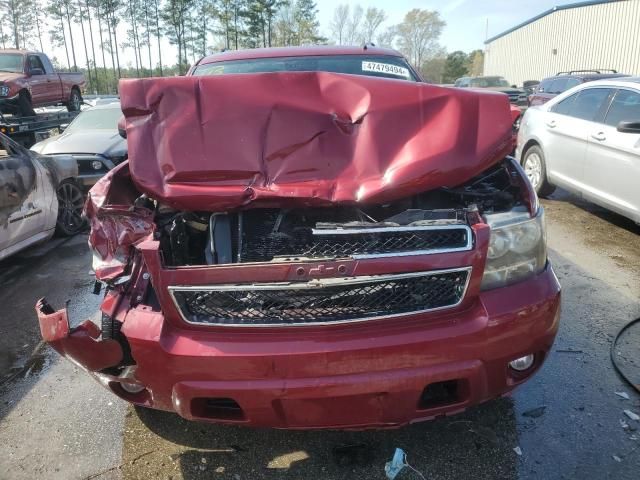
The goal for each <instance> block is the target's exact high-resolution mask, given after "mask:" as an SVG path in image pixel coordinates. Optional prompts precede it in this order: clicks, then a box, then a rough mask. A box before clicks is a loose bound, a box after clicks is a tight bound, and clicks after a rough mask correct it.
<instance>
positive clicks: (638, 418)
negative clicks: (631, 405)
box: [624, 410, 640, 422]
mask: <svg viewBox="0 0 640 480" xmlns="http://www.w3.org/2000/svg"><path fill="white" fill-rule="evenodd" d="M624 414H625V415H626V416H627V417H629V418H630V419H631V420H635V421H636V422H638V421H640V415H638V414H637V413H634V412H632V411H631V410H625V411H624Z"/></svg>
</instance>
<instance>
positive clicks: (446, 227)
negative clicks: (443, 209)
mask: <svg viewBox="0 0 640 480" xmlns="http://www.w3.org/2000/svg"><path fill="white" fill-rule="evenodd" d="M458 228H462V229H466V230H467V232H468V233H471V229H470V228H469V226H468V225H465V224H463V223H460V224H456V225H419V226H413V227H412V226H410V225H407V226H402V227H371V228H331V229H329V228H326V229H325V228H313V229H311V231H312V232H313V234H314V235H345V234H346V235H348V234H351V233H378V232H413V231H425V230H455V229H458Z"/></svg>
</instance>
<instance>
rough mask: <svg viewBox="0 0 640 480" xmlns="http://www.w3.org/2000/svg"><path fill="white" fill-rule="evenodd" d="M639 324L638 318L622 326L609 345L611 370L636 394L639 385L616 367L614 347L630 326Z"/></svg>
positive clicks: (639, 391)
mask: <svg viewBox="0 0 640 480" xmlns="http://www.w3.org/2000/svg"><path fill="white" fill-rule="evenodd" d="M639 322H640V318H636V319H635V320H631V321H630V322H629V323H627V324H626V325H624V326H623V327H622V328H621V329H620V330H618V333H617V334H616V336H615V338H614V339H613V343H612V344H611V351H610V355H611V363H612V364H613V368H615V369H616V372H618V375H620V376H621V377H622V379H623V380H624V381H625V382H627V383H628V384H629V385H631V387H633V389H634V390H635V391H636V392H638V393H640V384H637V383H633V382H632V381H631V379H629V377H627V375H626V374H625V373H624V372H623V371H622V369H621V368H620V365H618V361H617V360H616V346H617V345H618V339H619V338H620V337H621V336H622V334H623V333H624V332H625V331H626V330H627V329H628V328H629V327H630V326H631V325H633V324H635V323H639Z"/></svg>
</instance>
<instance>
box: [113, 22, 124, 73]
mask: <svg viewBox="0 0 640 480" xmlns="http://www.w3.org/2000/svg"><path fill="white" fill-rule="evenodd" d="M112 28H113V44H114V45H115V47H116V65H117V66H118V79H120V78H122V71H121V70H120V54H119V52H118V36H117V35H116V26H115V25H112Z"/></svg>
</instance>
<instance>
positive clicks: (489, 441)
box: [0, 192, 640, 480]
mask: <svg viewBox="0 0 640 480" xmlns="http://www.w3.org/2000/svg"><path fill="white" fill-rule="evenodd" d="M543 204H544V206H545V208H546V213H547V227H548V241H549V249H550V253H549V255H550V258H551V260H552V262H553V264H554V268H555V271H556V273H557V275H558V277H559V279H560V282H561V284H562V287H563V302H562V308H563V311H562V318H561V327H560V332H559V335H558V337H557V339H556V343H555V345H554V348H553V350H552V353H551V355H550V357H549V358H548V360H547V362H546V363H545V365H544V367H543V368H542V370H541V371H540V372H539V373H538V374H537V375H536V376H535V377H534V378H533V379H532V380H531V381H529V382H528V383H526V384H525V385H523V386H521V387H520V388H519V389H517V390H516V391H515V392H514V393H513V395H512V396H511V397H510V398H504V399H500V400H497V401H492V402H489V403H486V404H484V405H480V406H478V407H476V408H473V409H470V410H468V411H467V412H465V413H462V414H459V415H455V416H452V417H448V418H443V419H437V420H434V421H432V422H426V423H421V424H416V425H412V426H409V427H405V428H401V429H397V430H385V431H365V432H338V431H333V432H326V431H325V432H317V431H316V432H300V431H279V430H270V429H249V428H242V427H231V426H217V425H209V424H200V423H193V422H188V421H186V420H183V419H181V418H180V417H178V416H176V415H172V414H167V413H163V412H155V411H150V410H144V409H141V410H137V409H134V408H132V407H131V406H129V405H127V404H126V403H125V402H123V401H121V400H119V399H118V398H116V397H115V396H113V395H111V394H110V393H109V392H107V391H106V390H104V389H103V388H102V387H100V386H99V385H98V384H97V383H96V382H94V381H93V380H92V379H91V378H90V377H89V376H87V375H86V374H84V373H83V372H82V371H80V370H79V369H78V368H77V367H75V366H74V365H72V364H71V363H69V362H67V361H65V360H63V359H60V358H59V357H58V356H57V354H56V353H55V352H53V351H52V350H51V349H49V348H48V347H46V346H43V345H42V344H41V343H40V342H39V340H40V335H39V331H38V326H37V321H36V317H35V312H34V308H33V306H34V303H35V300H36V299H37V298H38V297H40V296H43V295H46V296H47V298H48V299H49V300H50V302H51V303H52V305H54V306H55V307H59V306H61V305H63V304H64V302H65V301H67V300H69V304H68V308H69V311H70V314H71V318H72V322H75V323H79V322H80V321H82V320H83V319H86V318H95V311H96V309H97V307H98V305H99V302H100V299H99V297H97V296H95V295H93V294H92V293H91V287H92V283H93V281H92V276H91V275H90V269H91V266H90V264H91V255H90V253H89V251H88V249H87V247H86V235H81V236H78V237H75V238H72V239H67V240H61V239H55V240H53V241H51V242H49V243H47V244H45V245H43V246H40V247H38V248H35V249H32V250H29V251H27V252H24V253H22V254H20V255H17V256H14V257H13V258H10V259H8V260H6V261H4V262H0V479H11V480H13V479H40V478H43V479H65V480H66V479H93V478H96V479H119V478H122V479H147V478H162V479H174V480H178V479H218V478H219V479H233V480H239V479H242V480H244V479H262V478H267V479H271V478H288V479H298V478H300V479H316V478H317V479H384V478H385V474H384V464H385V462H386V461H388V460H390V459H391V457H392V455H393V452H394V449H395V448H396V447H400V448H403V449H404V450H405V451H406V452H407V455H408V456H407V460H408V462H409V463H410V464H411V465H412V466H413V467H415V468H416V469H417V470H418V471H420V472H422V474H423V475H424V478H426V479H429V480H435V479H538V478H545V479H574V478H575V479H582V478H594V479H616V480H621V479H634V480H636V479H638V478H640V422H638V421H633V420H631V419H629V418H628V417H626V416H625V415H624V413H623V411H624V410H625V409H629V410H632V411H635V412H636V413H638V414H640V396H638V395H637V394H635V393H634V392H633V390H632V389H631V388H629V387H628V386H627V385H626V384H624V382H622V381H621V380H620V378H619V377H618V376H617V375H616V373H615V372H614V370H613V368H612V366H611V362H610V359H609V349H610V345H611V342H612V340H613V337H614V335H615V333H616V332H617V331H618V329H619V328H620V327H621V326H622V325H624V324H625V323H626V322H628V321H630V320H632V319H634V318H638V317H640V228H639V227H638V226H636V225H634V224H633V223H632V222H630V221H628V220H626V219H624V218H622V217H620V216H618V215H616V214H613V213H610V212H607V211H605V210H603V209H600V208H598V207H595V206H593V205H591V204H588V203H586V202H582V201H579V200H577V199H576V198H575V197H573V196H571V195H568V194H566V193H563V192H559V193H557V194H555V195H554V196H553V197H552V198H551V199H549V200H544V201H543ZM639 346H640V325H638V327H637V328H634V329H632V330H631V331H630V332H628V333H627V334H625V335H624V336H623V338H622V340H621V342H620V344H619V348H618V351H617V352H616V354H617V355H618V358H619V359H620V361H621V363H622V364H623V366H624V368H625V369H626V370H627V371H628V372H629V373H630V374H631V375H632V376H633V378H634V379H635V381H636V383H640V348H639ZM616 392H625V393H627V394H628V396H629V398H628V399H625V398H622V397H621V396H619V395H617V394H616ZM397 478H398V479H399V480H405V479H419V478H420V477H419V475H418V474H417V473H414V472H412V471H410V470H409V469H404V470H403V471H402V472H401V473H400V475H399V476H398V477H397Z"/></svg>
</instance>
